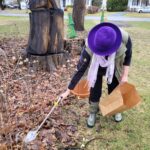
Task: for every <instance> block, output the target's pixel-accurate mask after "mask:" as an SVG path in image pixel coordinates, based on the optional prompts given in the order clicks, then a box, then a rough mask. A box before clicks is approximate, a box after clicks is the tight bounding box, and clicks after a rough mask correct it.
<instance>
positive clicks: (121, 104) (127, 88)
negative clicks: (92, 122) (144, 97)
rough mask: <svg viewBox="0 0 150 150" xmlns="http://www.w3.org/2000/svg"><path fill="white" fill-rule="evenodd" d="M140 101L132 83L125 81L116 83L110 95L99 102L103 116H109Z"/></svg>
mask: <svg viewBox="0 0 150 150" xmlns="http://www.w3.org/2000/svg"><path fill="white" fill-rule="evenodd" d="M139 102H141V98H140V96H139V95H138V93H137V91H136V89H135V87H134V85H132V84H129V83H127V82H125V83H123V84H120V85H118V86H117V87H116V88H115V89H114V90H113V91H112V93H111V94H110V95H108V96H106V97H105V98H104V99H103V100H102V101H100V103H99V107H100V110H101V112H102V115H103V116H111V115H114V114H116V113H119V112H123V111H125V110H128V109H130V108H132V107H134V106H135V105H137V104H138V103H139Z"/></svg>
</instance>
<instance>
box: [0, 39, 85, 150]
mask: <svg viewBox="0 0 150 150" xmlns="http://www.w3.org/2000/svg"><path fill="white" fill-rule="evenodd" d="M26 43H27V41H26V40H25V39H21V38H20V39H14V38H9V39H7V38H4V39H1V40H0V48H1V50H2V51H3V52H4V53H5V55H6V57H7V58H4V54H2V53H0V95H3V98H0V99H1V100H0V108H1V110H0V126H1V127H0V143H1V144H0V149H1V148H3V149H29V150H30V149H32V150H42V149H43V150H55V149H65V148H67V147H72V146H76V145H77V144H78V142H79V139H81V138H80V135H79V134H78V124H79V123H80V118H81V116H80V115H81V114H80V113H79V112H78V111H77V110H76V109H75V108H78V107H79V108H81V107H84V104H81V103H78V102H79V101H76V100H75V97H74V96H73V95H71V96H69V97H68V98H67V99H66V100H64V101H63V104H59V106H58V107H57V108H56V109H55V110H54V112H53V113H52V115H51V117H50V118H49V119H48V120H47V121H46V123H45V124H44V126H43V128H42V129H41V130H40V133H39V135H38V137H37V138H36V139H35V140H34V141H32V142H31V143H29V144H24V143H23V139H24V137H25V136H26V134H27V133H28V132H29V131H30V130H31V129H34V128H35V127H38V125H39V124H40V123H41V122H42V121H43V119H44V118H45V116H46V115H47V114H48V112H49V111H50V109H51V108H52V107H53V105H54V103H55V101H56V100H57V98H58V96H59V95H60V94H61V93H62V92H64V91H65V90H66V88H67V84H68V82H69V81H70V78H71V76H72V74H73V72H74V70H75V66H76V62H77V60H78V57H79V56H75V57H73V58H71V59H70V60H68V61H67V64H66V65H63V67H59V68H58V70H57V71H55V72H53V73H51V74H50V73H48V72H42V71H36V72H34V71H32V72H29V70H28V59H25V60H23V59H22V58H21V57H20V56H21V51H22V50H23V49H24V48H25V47H26V46H27V44H26ZM18 61H19V63H18V64H17V62H18ZM17 65H18V66H17Z"/></svg>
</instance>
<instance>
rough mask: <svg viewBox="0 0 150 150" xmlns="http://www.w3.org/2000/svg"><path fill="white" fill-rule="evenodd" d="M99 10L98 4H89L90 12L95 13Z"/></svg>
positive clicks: (88, 11) (88, 10)
mask: <svg viewBox="0 0 150 150" xmlns="http://www.w3.org/2000/svg"><path fill="white" fill-rule="evenodd" d="M98 11H99V7H97V6H89V7H88V8H87V13H88V14H94V13H97V12H98Z"/></svg>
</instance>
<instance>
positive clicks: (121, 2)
mask: <svg viewBox="0 0 150 150" xmlns="http://www.w3.org/2000/svg"><path fill="white" fill-rule="evenodd" d="M127 4H128V0H107V10H108V11H124V10H126V9H127Z"/></svg>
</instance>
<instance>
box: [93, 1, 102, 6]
mask: <svg viewBox="0 0 150 150" xmlns="http://www.w3.org/2000/svg"><path fill="white" fill-rule="evenodd" d="M92 5H93V6H97V7H100V6H101V5H102V0H93V1H92Z"/></svg>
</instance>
